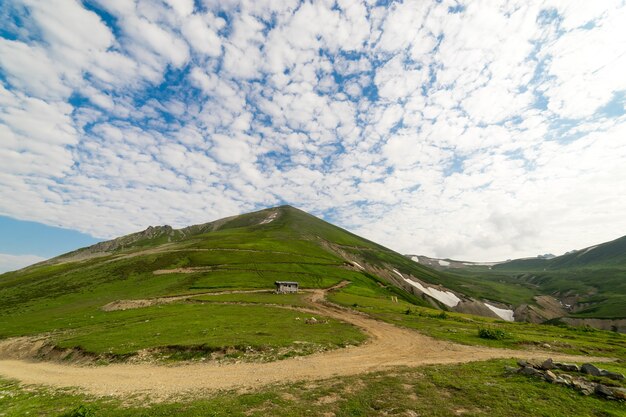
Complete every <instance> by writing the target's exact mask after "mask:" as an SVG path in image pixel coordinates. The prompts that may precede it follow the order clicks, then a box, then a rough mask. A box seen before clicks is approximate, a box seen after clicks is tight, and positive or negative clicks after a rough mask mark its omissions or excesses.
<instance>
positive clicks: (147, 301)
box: [101, 290, 272, 311]
mask: <svg viewBox="0 0 626 417" xmlns="http://www.w3.org/2000/svg"><path fill="white" fill-rule="evenodd" d="M270 292H272V291H271V290H232V291H211V292H196V293H190V294H182V295H170V296H166V297H154V298H138V299H131V300H115V301H111V302H110V303H108V304H105V305H103V306H102V307H101V309H102V311H117V310H130V309H134V308H145V307H151V306H157V305H162V304H170V303H175V302H177V301H184V300H189V299H192V298H194V297H201V296H202V297H203V296H207V295H224V294H254V293H257V294H258V293H270Z"/></svg>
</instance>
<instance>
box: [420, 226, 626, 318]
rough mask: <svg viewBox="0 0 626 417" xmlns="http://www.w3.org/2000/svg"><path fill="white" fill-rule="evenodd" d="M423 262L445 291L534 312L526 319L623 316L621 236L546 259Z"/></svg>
mask: <svg viewBox="0 0 626 417" xmlns="http://www.w3.org/2000/svg"><path fill="white" fill-rule="evenodd" d="M420 259H421V258H420ZM425 260H428V258H425ZM428 264H429V265H432V266H435V267H438V269H440V272H441V273H442V274H445V275H446V276H447V282H446V285H447V286H449V287H450V288H454V289H457V290H459V291H463V292H465V293H467V294H470V295H472V296H474V297H487V296H491V297H496V298H497V299H498V300H500V301H502V302H504V303H508V304H510V305H513V306H514V307H519V306H523V307H524V308H526V309H527V308H530V309H531V310H534V311H533V312H531V314H530V316H528V317H525V318H527V319H532V320H535V321H543V320H549V319H557V318H558V317H570V318H571V319H576V321H572V320H571V319H568V320H569V321H568V322H576V323H583V321H580V320H582V319H623V318H626V236H625V237H621V238H619V239H616V240H613V241H611V242H606V243H602V244H598V245H595V246H591V247H588V248H584V249H581V250H577V251H572V252H569V253H567V254H565V255H561V256H557V257H554V258H551V259H544V258H541V257H537V258H524V259H515V260H511V261H507V262H501V263H493V264H480V263H471V262H462V261H451V262H444V264H447V265H445V266H441V264H439V263H438V262H437V260H430V261H429V263H428ZM502 288H504V291H496V292H495V293H494V289H496V290H497V289H502ZM548 304H550V306H548ZM546 309H547V310H551V311H546ZM520 313H522V312H520ZM524 314H525V313H524ZM588 322H589V323H590V324H594V322H593V321H589V320H588ZM596 324H598V323H595V324H594V325H596ZM613 324H614V323H613Z"/></svg>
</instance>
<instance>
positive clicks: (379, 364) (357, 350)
mask: <svg viewBox="0 0 626 417" xmlns="http://www.w3.org/2000/svg"><path fill="white" fill-rule="evenodd" d="M339 285H345V284H344V283H342V284H339ZM334 288H337V286H335V287H334ZM327 291H328V290H313V291H312V292H311V293H310V295H309V296H308V299H309V301H310V302H311V303H312V305H314V306H315V308H316V309H317V310H318V311H319V312H320V313H321V314H324V315H327V316H330V317H333V318H336V319H339V320H343V321H346V322H349V323H352V324H353V325H355V326H358V327H359V328H361V329H363V330H364V331H365V332H366V333H367V334H368V335H369V336H370V337H371V338H370V340H369V341H368V342H366V343H364V344H363V345H361V346H357V347H348V348H345V349H338V350H334V351H330V352H323V353H316V354H313V355H310V356H305V357H297V358H292V359H285V360H282V361H277V362H270V363H239V364H215V363H201V364H195V363H194V364H185V365H180V366H159V365H153V364H113V365H108V366H77V365H66V364H59V363H51V362H28V361H23V360H0V374H1V375H3V376H5V377H8V378H14V379H17V380H19V381H21V382H22V383H26V384H44V385H49V386H53V387H58V388H65V387H77V388H78V389H79V390H80V391H81V392H85V393H89V394H92V395H97V396H106V395H113V396H119V397H127V396H129V395H134V394H146V395H147V396H148V397H149V398H150V399H152V400H153V401H159V400H165V399H168V398H171V397H173V396H176V395H180V394H183V393H191V392H198V391H205V392H209V391H215V390H220V389H253V388H258V387H262V386H265V385H269V384H273V383H285V382H295V381H302V380H318V379H325V378H330V377H335V376H342V375H355V374H360V373H364V372H373V371H380V370H386V369H389V368H392V367H396V366H418V365H425V364H451V363H461V362H470V361H479V360H487V359H494V358H510V357H523V358H533V359H542V358H543V359H545V358H546V357H547V356H548V355H549V354H548V353H542V352H528V351H521V350H506V349H491V348H485V347H477V346H465V345H458V344H455V343H451V342H446V341H440V340H436V339H432V338H430V337H427V336H424V335H422V334H420V333H417V332H415V331H413V330H410V329H405V328H399V327H396V326H394V325H392V324H389V323H385V322H381V321H377V320H374V319H371V318H369V317H367V316H365V315H364V314H361V313H356V312H354V311H351V310H349V309H344V308H342V307H339V306H335V305H333V304H330V303H328V302H326V301H325V299H324V298H325V294H326V292H327ZM550 355H551V357H552V358H554V359H555V360H560V361H580V360H583V358H582V357H580V356H572V355H552V354H550ZM594 360H599V358H594Z"/></svg>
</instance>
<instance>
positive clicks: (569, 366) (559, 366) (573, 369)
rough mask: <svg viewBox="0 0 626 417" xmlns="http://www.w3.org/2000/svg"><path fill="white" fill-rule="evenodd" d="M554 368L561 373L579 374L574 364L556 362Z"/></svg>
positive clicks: (578, 369) (578, 368)
mask: <svg viewBox="0 0 626 417" xmlns="http://www.w3.org/2000/svg"><path fill="white" fill-rule="evenodd" d="M554 367H555V368H557V369H560V370H562V371H567V372H580V367H579V366H578V365H576V364H575V363H560V362H556V363H555V364H554Z"/></svg>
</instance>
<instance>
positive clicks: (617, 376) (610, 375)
mask: <svg viewBox="0 0 626 417" xmlns="http://www.w3.org/2000/svg"><path fill="white" fill-rule="evenodd" d="M600 376H604V377H607V378H611V379H614V380H616V381H623V380H624V375H623V374H620V373H617V372H611V371H606V370H604V369H601V370H600Z"/></svg>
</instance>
